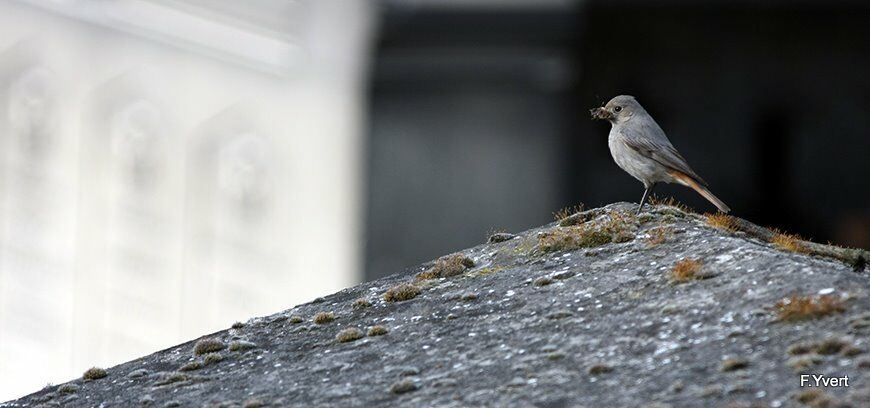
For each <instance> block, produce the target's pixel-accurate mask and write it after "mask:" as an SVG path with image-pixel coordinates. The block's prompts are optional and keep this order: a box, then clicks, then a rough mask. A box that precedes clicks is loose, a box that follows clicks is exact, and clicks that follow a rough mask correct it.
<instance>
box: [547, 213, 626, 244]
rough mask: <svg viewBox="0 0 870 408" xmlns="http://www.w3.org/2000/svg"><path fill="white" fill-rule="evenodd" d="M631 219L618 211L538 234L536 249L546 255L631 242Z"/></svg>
mask: <svg viewBox="0 0 870 408" xmlns="http://www.w3.org/2000/svg"><path fill="white" fill-rule="evenodd" d="M631 217H632V216H630V215H627V214H624V213H621V212H619V211H612V212H609V213H607V215H606V216H604V217H601V218H600V219H597V220H595V221H590V222H586V223H584V224H580V225H572V226H566V227H556V228H553V229H551V230H549V231H545V232H542V233H540V234H538V246H537V249H538V250H539V251H541V252H544V253H547V252H556V251H570V250H575V249H581V248H594V247H597V246H601V245H604V244H609V243H611V242H617V243H620V242H627V241H631V240H632V239H634V231H633V230H634V228H635V226H634V221H633V219H632V218H631Z"/></svg>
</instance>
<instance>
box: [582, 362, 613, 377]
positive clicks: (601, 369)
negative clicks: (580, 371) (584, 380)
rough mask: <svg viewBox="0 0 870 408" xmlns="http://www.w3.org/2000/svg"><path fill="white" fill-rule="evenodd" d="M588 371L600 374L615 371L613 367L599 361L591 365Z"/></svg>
mask: <svg viewBox="0 0 870 408" xmlns="http://www.w3.org/2000/svg"><path fill="white" fill-rule="evenodd" d="M586 371H587V372H588V373H589V375H600V374H605V373H609V372H611V371H613V367H611V366H609V365H607V364H604V363H598V364H593V365H591V366H589V368H588V369H587V370H586Z"/></svg>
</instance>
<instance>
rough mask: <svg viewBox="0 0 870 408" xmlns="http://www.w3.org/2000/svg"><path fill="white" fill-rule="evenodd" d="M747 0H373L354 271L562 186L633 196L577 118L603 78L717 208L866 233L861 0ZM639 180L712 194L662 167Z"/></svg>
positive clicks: (590, 126) (512, 211)
mask: <svg viewBox="0 0 870 408" xmlns="http://www.w3.org/2000/svg"><path fill="white" fill-rule="evenodd" d="M472 3H473V2H472ZM760 3H762V2H758V3H756V2H736V3H735V2H689V1H685V2H681V1H668V2H648V1H590V2H578V3H572V2H541V3H540V4H541V6H540V7H535V6H534V4H535V3H534V2H528V4H526V5H525V6H524V7H513V8H499V7H483V6H479V5H478V6H468V4H467V3H463V2H448V3H445V4H448V5H444V4H441V5H438V6H433V5H429V6H425V5H420V4H417V5H414V4H413V3H409V2H406V1H395V2H392V1H386V2H384V4H383V8H382V15H381V20H380V24H381V27H380V30H379V41H378V45H377V47H376V54H375V58H374V66H373V67H372V70H371V83H370V93H369V94H370V101H369V105H370V117H369V126H370V134H369V147H368V163H369V167H368V174H367V177H368V184H369V187H370V188H369V190H368V197H367V200H368V201H367V228H366V245H367V246H366V278H368V279H372V278H376V277H379V276H384V275H388V274H392V273H395V272H398V271H400V270H401V269H402V268H405V267H408V266H411V265H415V264H418V263H420V262H423V261H426V260H429V259H432V258H435V257H438V256H440V255H443V254H446V253H448V252H451V251H455V250H458V249H461V248H464V247H469V246H473V245H476V244H479V243H481V242H484V240H485V238H486V235H487V233H488V232H489V231H492V230H496V229H504V230H508V231H519V230H524V229H527V228H530V227H534V226H537V225H540V224H543V223H546V222H549V221H551V220H552V219H553V216H552V213H553V212H555V211H557V210H559V209H560V208H562V207H565V206H569V205H573V204H578V203H581V202H582V203H585V204H586V206H587V207H595V206H599V205H603V204H607V203H611V202H615V201H632V202H637V201H638V200H639V199H640V196H641V194H642V192H643V187H642V185H641V184H640V183H639V182H637V181H636V180H634V179H633V178H631V177H630V176H629V175H627V174H625V173H624V172H622V170H620V169H619V168H618V167H617V166H616V164H615V163H613V161H612V159H611V157H610V153H609V150H608V149H607V133H608V131H609V128H610V125H609V124H607V123H606V122H593V121H591V120H590V119H589V113H588V111H589V109H590V108H593V107H596V106H600V105H602V104H603V103H604V102H606V101H607V100H608V99H610V98H611V97H613V96H615V95H618V94H630V95H634V96H636V97H637V99H638V101H640V102H641V104H643V105H644V107H645V108H646V109H647V110H648V111H649V112H650V113H651V114H652V115H653V117H654V118H656V120H657V121H658V123H659V124H660V125H661V126H662V128H664V129H665V132H666V133H667V134H668V136H669V137H670V139H671V141H672V142H673V143H674V145H675V146H676V147H677V148H678V149H679V150H680V152H681V153H682V154H683V155H684V156H685V157H686V158H687V160H688V161H689V163H690V164H691V166H692V167H693V168H694V169H695V171H697V172H698V173H699V174H700V175H701V176H702V177H704V178H705V179H706V180H707V182H709V184H710V186H711V189H712V191H714V192H715V194H716V195H717V196H719V197H720V198H721V199H722V200H723V201H725V202H726V203H727V204H728V205H729V206H731V208H732V209H733V214H734V215H737V216H739V217H743V218H746V219H749V220H751V221H753V222H756V223H758V224H761V225H766V226H773V227H777V228H780V229H783V230H786V231H788V232H793V233H798V234H800V235H802V236H804V237H805V238H811V239H813V240H815V241H819V242H827V241H831V242H834V243H837V244H842V245H848V246H855V247H863V248H868V247H870V205H868V202H870V182H868V179H867V177H868V176H870V174H868V173H870V172H868V160H867V155H868V152H870V131H868V129H870V77H868V73H870V7H868V5H867V4H866V3H865V2H836V1H817V2H813V1H802V2H784V1H783V2H765V3H763V4H764V5H760ZM427 4H428V3H427ZM656 193H657V195H658V196H660V197H669V196H672V197H674V198H676V199H677V200H679V201H681V202H683V203H685V204H687V205H689V206H690V207H693V208H695V209H696V210H698V211H702V212H708V211H713V210H715V208H714V207H712V205H710V204H709V203H707V202H706V201H705V200H704V199H703V198H701V197H700V196H698V195H697V194H696V193H694V192H693V191H691V190H689V189H687V188H685V187H682V186H674V185H660V186H658V187H657V188H656Z"/></svg>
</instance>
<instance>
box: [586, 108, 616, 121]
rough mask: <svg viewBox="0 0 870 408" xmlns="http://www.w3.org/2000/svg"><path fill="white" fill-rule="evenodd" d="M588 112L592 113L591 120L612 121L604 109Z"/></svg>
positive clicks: (610, 115) (611, 116)
mask: <svg viewBox="0 0 870 408" xmlns="http://www.w3.org/2000/svg"><path fill="white" fill-rule="evenodd" d="M589 112H590V113H592V119H604V120H610V119H613V114H612V113H610V111H608V110H607V109H604V108H595V109H592V110H590V111H589Z"/></svg>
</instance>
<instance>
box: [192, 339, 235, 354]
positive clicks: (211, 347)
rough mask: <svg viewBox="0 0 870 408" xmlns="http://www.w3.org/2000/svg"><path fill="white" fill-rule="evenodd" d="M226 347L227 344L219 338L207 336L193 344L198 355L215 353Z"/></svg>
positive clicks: (194, 351)
mask: <svg viewBox="0 0 870 408" xmlns="http://www.w3.org/2000/svg"><path fill="white" fill-rule="evenodd" d="M225 348H227V345H226V344H224V342H222V341H220V340H218V339H211V338H205V339H202V340H200V341H198V342H196V345H194V346H193V353H194V354H196V355H201V354H206V353H214V352H217V351H221V350H223V349H225Z"/></svg>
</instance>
